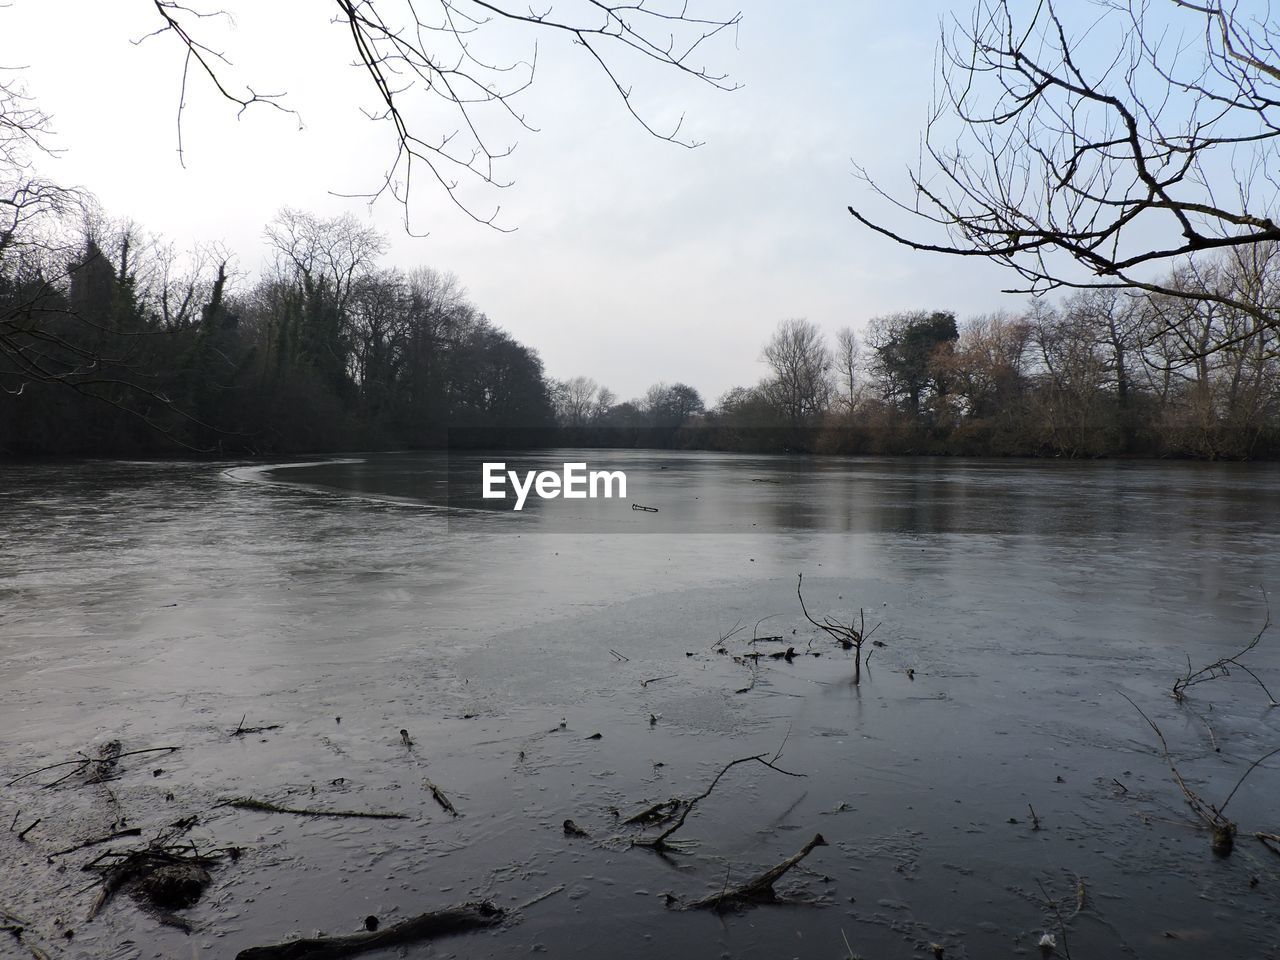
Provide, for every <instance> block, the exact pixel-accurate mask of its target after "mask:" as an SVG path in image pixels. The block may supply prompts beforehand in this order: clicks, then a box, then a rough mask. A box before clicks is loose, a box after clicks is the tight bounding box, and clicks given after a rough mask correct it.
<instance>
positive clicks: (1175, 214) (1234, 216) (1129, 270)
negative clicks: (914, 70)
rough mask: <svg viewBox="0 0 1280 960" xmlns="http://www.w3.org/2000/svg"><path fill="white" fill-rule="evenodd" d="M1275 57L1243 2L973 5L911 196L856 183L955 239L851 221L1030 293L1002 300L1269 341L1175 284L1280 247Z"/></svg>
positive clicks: (945, 49) (1266, 16) (1279, 64)
mask: <svg viewBox="0 0 1280 960" xmlns="http://www.w3.org/2000/svg"><path fill="white" fill-rule="evenodd" d="M1188 30H1190V31H1191V32H1192V37H1193V38H1192V39H1191V40H1187V39H1186V36H1187V32H1188ZM1278 42H1280V25H1277V23H1276V22H1275V21H1274V20H1273V19H1272V17H1271V16H1270V12H1269V10H1268V9H1267V7H1266V6H1265V5H1263V6H1262V8H1261V9H1254V8H1251V7H1248V6H1247V5H1243V4H1239V3H1237V2H1234V0H1163V2H1161V3H1153V2H1151V0H1094V2H1093V3H1091V4H1087V5H1086V4H1083V3H1079V4H1077V3H1074V2H1073V3H1071V4H1070V5H1067V4H1065V3H1062V2H1057V3H1055V2H1054V0H1043V2H1040V3H1036V4H1026V5H1025V6H1024V5H1018V4H1014V3H1010V2H1009V0H978V2H977V5H976V7H975V9H974V11H973V14H972V17H971V18H970V19H969V20H968V21H966V22H964V23H961V22H960V21H959V20H955V21H954V22H953V24H952V25H951V27H950V28H948V29H946V30H944V35H943V38H942V43H941V52H940V57H939V64H940V78H939V84H938V89H939V91H940V92H939V94H938V95H937V97H936V99H935V102H934V105H933V110H932V113H931V119H930V121H929V123H928V126H927V128H926V131H925V136H924V142H923V149H922V151H921V158H922V159H921V162H920V165H919V166H918V167H917V168H916V169H914V170H913V171H911V173H910V195H909V196H908V197H906V198H898V197H894V196H891V195H890V193H889V192H887V191H885V190H882V189H881V188H880V187H879V186H878V185H877V184H876V183H875V182H874V181H872V180H871V179H870V178H869V177H867V176H866V174H865V172H864V171H862V170H861V169H860V170H859V172H860V173H861V174H862V175H863V176H864V177H865V178H866V179H867V180H868V182H869V183H871V185H872V187H873V188H874V189H875V190H876V191H877V192H878V193H879V194H880V195H881V196H882V197H884V198H887V199H889V200H890V201H891V202H892V203H893V204H895V205H896V206H897V207H899V208H902V209H905V210H907V211H909V212H910V213H912V214H914V215H916V216H917V217H918V218H920V219H922V220H923V221H926V222H927V223H930V224H933V225H934V227H935V228H938V229H939V230H940V232H941V233H942V235H943V236H944V237H945V239H939V240H931V239H928V238H922V237H917V236H915V235H914V234H910V233H908V232H901V231H899V230H897V229H895V228H893V227H891V226H888V225H887V222H886V221H884V220H882V219H879V218H873V217H872V216H870V215H868V214H867V213H865V212H864V211H862V210H858V209H854V208H853V207H850V208H849V212H850V213H851V214H853V216H854V217H855V218H857V219H858V220H859V221H860V222H861V223H863V224H865V225H867V226H868V227H870V228H871V229H873V230H876V231H878V232H879V233H882V234H884V235H886V236H888V237H890V238H892V239H894V240H896V241H897V242H899V243H902V244H906V245H907V246H910V247H913V248H915V249H919V250H933V251H941V252H943V253H949V254H955V255H958V256H976V257H984V258H988V259H990V260H993V261H995V262H996V263H999V264H1002V265H1003V266H1005V267H1008V268H1009V269H1011V270H1012V271H1014V272H1016V273H1017V274H1018V275H1019V276H1020V277H1021V279H1022V281H1023V285H1022V286H1021V287H1019V288H1018V289H1017V291H1010V292H1018V291H1021V292H1027V291H1030V292H1034V293H1041V292H1044V291H1046V290H1051V289H1053V288H1056V287H1064V286H1066V287H1084V286H1103V287H1127V288H1137V289H1141V290H1146V291H1148V292H1152V293H1160V294H1165V295H1167V296H1169V297H1173V298H1183V299H1190V300H1200V301H1203V300H1209V301H1214V302H1216V303H1220V304H1222V305H1224V306H1227V307H1230V308H1231V309H1233V310H1238V311H1242V312H1244V313H1246V314H1250V315H1252V316H1254V317H1255V318H1257V319H1258V320H1259V321H1260V322H1262V323H1266V324H1270V325H1272V326H1274V325H1275V324H1276V323H1277V320H1276V315H1275V314H1274V313H1273V312H1268V311H1267V310H1265V309H1263V308H1260V307H1258V306H1257V305H1256V304H1254V303H1250V302H1249V301H1248V300H1247V299H1245V298H1241V297H1239V296H1237V295H1236V294H1235V292H1234V291H1230V290H1223V289H1220V288H1214V287H1207V286H1202V285H1187V284H1177V283H1170V282H1169V281H1168V279H1167V277H1168V273H1167V271H1169V269H1170V267H1171V266H1172V265H1173V264H1175V263H1177V262H1179V261H1180V260H1183V259H1184V258H1186V257H1189V256H1191V255H1199V254H1204V253H1206V252H1210V251H1214V250H1221V249H1224V248H1236V247H1247V246H1250V245H1254V244H1258V243H1264V242H1272V241H1275V240H1277V239H1280V226H1278V225H1277V222H1276V220H1275V219H1274V217H1275V207H1276V201H1277V184H1278V183H1280V181H1277V179H1276V176H1277V173H1278V172H1280V169H1278V168H1280V154H1278V152H1277V147H1278V146H1280V56H1278V55H1277V53H1276V51H1277V43H1278ZM1152 268H1155V269H1156V270H1163V271H1166V273H1165V276H1164V277H1160V276H1156V275H1154V274H1153V272H1152ZM1227 345H1229V344H1228V343H1227V342H1225V341H1215V342H1214V343H1211V344H1206V345H1204V346H1203V347H1201V348H1200V349H1221V348H1222V347H1224V346H1227Z"/></svg>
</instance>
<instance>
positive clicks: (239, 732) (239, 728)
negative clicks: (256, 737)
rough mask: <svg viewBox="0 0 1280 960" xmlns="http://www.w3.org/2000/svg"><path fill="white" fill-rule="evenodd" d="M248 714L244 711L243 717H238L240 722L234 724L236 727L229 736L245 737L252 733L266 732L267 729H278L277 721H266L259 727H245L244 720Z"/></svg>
mask: <svg viewBox="0 0 1280 960" xmlns="http://www.w3.org/2000/svg"><path fill="white" fill-rule="evenodd" d="M248 716H249V715H248V714H247V713H246V714H245V715H244V716H243V717H241V718H240V722H239V723H238V724H236V728H235V729H234V730H232V731H231V736H233V737H247V736H249V735H250V734H252V733H266V732H267V731H268V730H279V729H280V724H278V723H268V724H266V725H265V726H261V727H246V726H245V725H244V722H245V720H246V719H247V718H248Z"/></svg>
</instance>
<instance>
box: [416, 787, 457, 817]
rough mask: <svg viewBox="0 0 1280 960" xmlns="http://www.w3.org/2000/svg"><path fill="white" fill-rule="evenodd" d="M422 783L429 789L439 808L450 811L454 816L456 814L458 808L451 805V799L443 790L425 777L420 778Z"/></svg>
mask: <svg viewBox="0 0 1280 960" xmlns="http://www.w3.org/2000/svg"><path fill="white" fill-rule="evenodd" d="M422 784H423V786H425V787H426V788H427V789H428V790H430V791H431V796H433V797H435V801H436V803H438V804H440V806H441V808H442V809H444V810H445V812H447V813H450V814H452V815H453V816H455V817H456V816H458V809H457V808H456V807H455V806H454V805H453V801H451V800H450V799H449V798H448V797H446V796H445V795H444V791H443V790H441V789H440V788H439V787H437V786H436V785H435V784H434V783H432V782H431V781H430V780H428V779H426V778H425V777H424V778H423V780H422Z"/></svg>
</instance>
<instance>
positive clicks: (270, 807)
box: [218, 797, 409, 820]
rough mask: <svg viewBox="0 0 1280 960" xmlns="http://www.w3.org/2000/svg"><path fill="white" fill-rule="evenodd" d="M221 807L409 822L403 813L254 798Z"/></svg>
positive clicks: (221, 805) (235, 801)
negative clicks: (315, 806) (316, 806)
mask: <svg viewBox="0 0 1280 960" xmlns="http://www.w3.org/2000/svg"><path fill="white" fill-rule="evenodd" d="M218 806H220V807H235V808H236V809H238V810H254V811H257V812H258V813H292V814H294V815H295V816H299V817H352V818H360V819H365V820H408V819H409V817H408V815H406V814H403V813H378V812H375V811H368V810H311V809H306V808H303V807H282V806H280V805H279V804H275V803H268V802H267V801H266V800H255V799H254V798H253V797H236V798H235V799H233V800H225V801H223V802H222V803H220V804H218Z"/></svg>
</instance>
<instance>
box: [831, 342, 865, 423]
mask: <svg viewBox="0 0 1280 960" xmlns="http://www.w3.org/2000/svg"><path fill="white" fill-rule="evenodd" d="M860 354H861V346H860V345H859V343H858V335H857V334H856V333H854V332H853V330H851V329H850V328H849V327H841V328H840V329H839V330H837V331H836V350H835V369H836V380H837V384H838V385H837V387H836V393H837V395H838V396H839V398H840V402H841V403H842V404H843V405H844V407H845V409H846V410H852V409H853V408H854V406H856V404H857V399H858V378H859V372H860V369H861V356H860Z"/></svg>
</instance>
